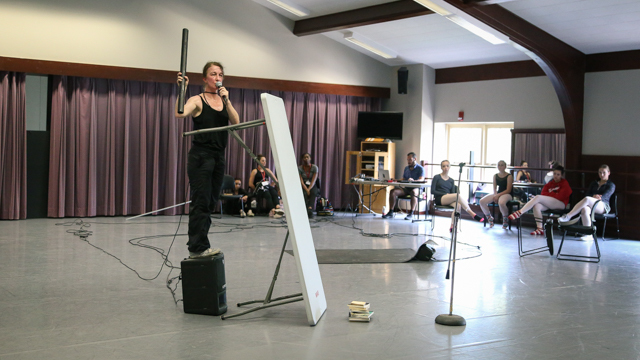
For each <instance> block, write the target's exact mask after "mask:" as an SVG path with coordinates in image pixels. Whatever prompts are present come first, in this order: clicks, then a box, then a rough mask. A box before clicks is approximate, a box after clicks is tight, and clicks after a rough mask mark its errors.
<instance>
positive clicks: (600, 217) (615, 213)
mask: <svg viewBox="0 0 640 360" xmlns="http://www.w3.org/2000/svg"><path fill="white" fill-rule="evenodd" d="M609 205H611V211H609V213H607V214H596V216H595V219H596V220H604V225H602V241H604V240H605V239H604V232H605V231H606V229H607V219H614V218H615V219H616V230H617V231H618V239H620V222H619V221H618V194H613V195H611V199H609ZM611 212H613V213H611Z"/></svg>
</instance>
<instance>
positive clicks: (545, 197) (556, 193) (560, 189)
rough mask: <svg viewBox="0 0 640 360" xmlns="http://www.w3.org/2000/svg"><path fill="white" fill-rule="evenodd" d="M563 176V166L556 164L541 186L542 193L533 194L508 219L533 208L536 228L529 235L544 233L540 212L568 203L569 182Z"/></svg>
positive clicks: (556, 208) (559, 208)
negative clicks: (549, 178)
mask: <svg viewBox="0 0 640 360" xmlns="http://www.w3.org/2000/svg"><path fill="white" fill-rule="evenodd" d="M563 176H564V167H563V166H562V165H556V167H555V168H554V169H553V179H551V181H549V182H548V183H547V184H546V185H545V186H544V187H543V188H542V193H541V194H540V195H536V196H534V197H533V199H531V200H530V201H529V202H528V203H526V204H525V205H524V206H523V207H522V209H520V210H516V211H515V212H513V213H512V214H511V215H509V219H511V220H515V219H517V218H519V217H520V216H522V214H523V213H525V212H527V211H529V210H531V208H533V217H534V218H535V220H536V226H537V228H536V230H534V231H533V232H531V235H542V234H544V230H543V228H542V212H543V211H545V210H562V209H564V208H565V207H566V206H567V204H568V203H569V197H570V196H571V192H572V190H571V187H570V186H569V182H568V181H567V180H566V179H564V178H563Z"/></svg>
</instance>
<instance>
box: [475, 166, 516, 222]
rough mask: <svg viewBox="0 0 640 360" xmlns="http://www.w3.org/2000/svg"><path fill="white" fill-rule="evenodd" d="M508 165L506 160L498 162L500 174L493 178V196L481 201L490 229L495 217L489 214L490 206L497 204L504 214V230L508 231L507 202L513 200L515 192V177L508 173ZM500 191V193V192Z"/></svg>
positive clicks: (489, 195)
mask: <svg viewBox="0 0 640 360" xmlns="http://www.w3.org/2000/svg"><path fill="white" fill-rule="evenodd" d="M506 169H507V163H506V162H505V161H504V160H500V161H498V171H499V172H498V173H497V174H495V175H494V176H493V194H488V195H486V196H485V197H483V198H482V199H480V208H481V209H482V212H483V213H484V218H485V219H487V220H488V221H489V227H490V228H492V227H493V217H492V216H491V213H490V212H489V204H490V203H495V204H497V205H498V206H499V207H500V213H501V214H502V228H503V229H506V228H507V226H508V225H509V222H508V218H507V217H508V216H509V209H508V208H507V202H508V201H511V199H512V198H513V197H512V195H511V191H512V190H513V176H511V174H510V173H508V172H507V171H506ZM498 191H500V192H498Z"/></svg>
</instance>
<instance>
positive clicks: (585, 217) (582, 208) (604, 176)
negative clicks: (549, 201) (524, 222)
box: [558, 165, 616, 226]
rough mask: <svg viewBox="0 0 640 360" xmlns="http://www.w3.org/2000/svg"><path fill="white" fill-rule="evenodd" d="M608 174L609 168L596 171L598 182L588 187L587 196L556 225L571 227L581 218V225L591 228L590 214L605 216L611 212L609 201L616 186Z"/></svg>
mask: <svg viewBox="0 0 640 360" xmlns="http://www.w3.org/2000/svg"><path fill="white" fill-rule="evenodd" d="M610 174H611V170H609V166H607V165H601V166H600V168H599V169H598V176H600V180H599V181H594V182H592V183H591V184H590V185H589V190H587V194H586V195H587V196H586V197H585V198H584V199H582V200H580V202H579V203H577V204H576V206H574V207H573V209H571V211H570V212H569V213H567V214H566V215H564V216H561V217H560V218H559V219H558V223H559V224H561V225H571V224H575V223H577V222H578V220H579V219H580V218H582V225H584V226H591V212H595V213H596V214H605V213H608V212H609V211H611V205H609V199H611V195H613V193H614V192H615V191H616V185H615V184H614V183H613V182H612V181H611V180H609V175H610ZM598 200H600V202H598V203H597V204H596V202H597V201H598ZM594 205H595V207H594ZM578 214H580V216H579V217H576V218H575V219H571V218H572V217H574V216H576V215H578Z"/></svg>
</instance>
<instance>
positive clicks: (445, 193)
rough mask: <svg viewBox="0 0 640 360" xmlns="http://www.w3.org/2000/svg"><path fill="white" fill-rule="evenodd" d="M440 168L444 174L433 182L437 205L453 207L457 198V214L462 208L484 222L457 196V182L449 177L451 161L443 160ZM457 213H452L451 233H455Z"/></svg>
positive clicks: (432, 191)
mask: <svg viewBox="0 0 640 360" xmlns="http://www.w3.org/2000/svg"><path fill="white" fill-rule="evenodd" d="M440 168H441V169H442V173H441V174H438V175H436V176H434V177H433V180H432V182H431V193H432V194H433V195H434V197H435V202H436V205H453V204H455V202H456V198H457V199H458V208H457V209H456V211H457V212H460V208H461V207H462V209H464V211H466V212H467V213H468V214H469V215H471V216H472V217H473V218H474V219H475V220H477V221H481V222H482V221H484V218H481V217H480V216H478V215H476V213H474V212H473V210H471V208H470V207H469V203H468V202H467V200H466V199H465V198H464V197H463V196H457V194H456V192H454V186H455V182H454V181H453V179H452V178H450V177H449V169H450V168H451V165H450V164H449V160H443V161H442V162H441V163H440ZM456 211H452V213H451V227H450V228H449V232H451V231H453V220H454V216H455V213H456Z"/></svg>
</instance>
